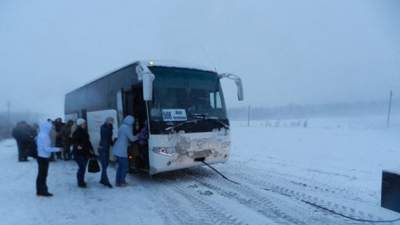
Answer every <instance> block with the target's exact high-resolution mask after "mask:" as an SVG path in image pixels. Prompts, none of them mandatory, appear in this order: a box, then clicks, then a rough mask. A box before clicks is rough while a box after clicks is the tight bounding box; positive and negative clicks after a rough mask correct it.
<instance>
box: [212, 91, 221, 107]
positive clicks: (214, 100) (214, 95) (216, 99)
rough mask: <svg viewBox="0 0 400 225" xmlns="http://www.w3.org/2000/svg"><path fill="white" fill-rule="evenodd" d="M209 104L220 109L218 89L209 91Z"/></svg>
mask: <svg viewBox="0 0 400 225" xmlns="http://www.w3.org/2000/svg"><path fill="white" fill-rule="evenodd" d="M210 106H211V107H212V108H213V109H221V108H222V103H221V95H220V93H219V91H217V92H210Z"/></svg>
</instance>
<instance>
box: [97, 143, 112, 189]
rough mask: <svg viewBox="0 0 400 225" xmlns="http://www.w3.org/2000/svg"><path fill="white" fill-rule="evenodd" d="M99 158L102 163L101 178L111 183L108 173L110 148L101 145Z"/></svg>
mask: <svg viewBox="0 0 400 225" xmlns="http://www.w3.org/2000/svg"><path fill="white" fill-rule="evenodd" d="M99 160H100V164H101V180H100V182H102V183H110V180H109V179H108V175H107V168H108V164H109V161H110V148H107V147H100V148H99Z"/></svg>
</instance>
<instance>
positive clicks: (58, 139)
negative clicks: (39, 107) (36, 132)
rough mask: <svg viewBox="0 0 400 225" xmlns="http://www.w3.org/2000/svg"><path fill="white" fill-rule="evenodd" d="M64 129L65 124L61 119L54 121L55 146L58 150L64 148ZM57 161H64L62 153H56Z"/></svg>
mask: <svg viewBox="0 0 400 225" xmlns="http://www.w3.org/2000/svg"><path fill="white" fill-rule="evenodd" d="M63 127H64V123H63V122H62V119H61V118H57V119H56V120H55V121H54V131H55V143H54V146H55V147H57V148H62V147H64V144H63V137H62V129H63ZM56 156H57V159H62V153H61V152H57V153H56Z"/></svg>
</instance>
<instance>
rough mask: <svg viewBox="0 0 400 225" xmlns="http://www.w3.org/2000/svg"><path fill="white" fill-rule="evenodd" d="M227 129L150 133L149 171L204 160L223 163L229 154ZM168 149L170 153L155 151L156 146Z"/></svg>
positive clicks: (188, 164) (186, 166)
mask: <svg viewBox="0 0 400 225" xmlns="http://www.w3.org/2000/svg"><path fill="white" fill-rule="evenodd" d="M230 146H231V140H230V134H229V130H225V129H222V130H218V131H214V132H205V133H174V134H168V135H151V136H150V139H149V161H150V171H149V172H150V174H157V173H161V172H166V171H173V170H178V169H183V168H189V167H194V166H200V165H203V163H202V162H201V161H195V159H204V161H205V162H207V163H210V164H213V163H223V162H226V161H227V160H228V159H229V155H230ZM160 147H161V148H164V147H166V148H169V149H172V151H173V153H172V154H163V153H159V152H157V151H155V149H159V148H160Z"/></svg>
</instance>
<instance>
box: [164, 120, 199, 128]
mask: <svg viewBox="0 0 400 225" xmlns="http://www.w3.org/2000/svg"><path fill="white" fill-rule="evenodd" d="M197 122H199V120H197V119H195V120H188V121H185V122H182V123H178V124H176V125H174V126H170V127H167V128H165V131H175V129H176V128H178V127H181V126H183V125H186V124H190V123H197Z"/></svg>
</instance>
